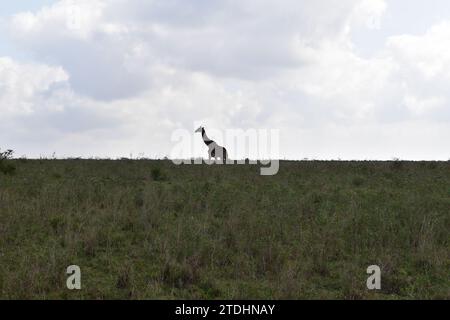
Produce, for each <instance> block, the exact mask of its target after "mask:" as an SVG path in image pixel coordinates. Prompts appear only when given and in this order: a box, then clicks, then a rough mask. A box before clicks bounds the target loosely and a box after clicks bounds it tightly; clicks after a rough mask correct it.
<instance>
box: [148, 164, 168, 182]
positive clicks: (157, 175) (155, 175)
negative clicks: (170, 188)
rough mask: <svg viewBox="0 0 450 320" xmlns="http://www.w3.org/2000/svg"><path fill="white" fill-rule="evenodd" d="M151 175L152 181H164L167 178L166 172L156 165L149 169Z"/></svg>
mask: <svg viewBox="0 0 450 320" xmlns="http://www.w3.org/2000/svg"><path fill="white" fill-rule="evenodd" d="M151 175H152V179H153V180H154V181H164V180H166V179H167V176H166V174H165V173H164V172H163V171H162V170H161V168H158V167H157V168H153V169H152V170H151Z"/></svg>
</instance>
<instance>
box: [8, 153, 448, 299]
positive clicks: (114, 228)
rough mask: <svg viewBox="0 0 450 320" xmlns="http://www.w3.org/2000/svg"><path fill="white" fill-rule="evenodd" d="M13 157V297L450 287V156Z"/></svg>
mask: <svg viewBox="0 0 450 320" xmlns="http://www.w3.org/2000/svg"><path fill="white" fill-rule="evenodd" d="M12 163H14V166H15V167H16V168H17V169H16V173H15V175H12V176H11V175H1V174H0V298H1V299H12V298H20V299H240V298H244V299H250V298H251V299H448V298H450V293H449V288H450V280H449V270H450V256H449V248H450V239H449V230H450V214H449V208H450V164H449V162H436V163H427V162H416V163H412V162H397V161H396V162H281V164H280V172H279V174H278V175H276V176H273V177H262V176H259V167H258V166H251V165H236V166H208V165H200V166H199V165H191V166H175V165H173V164H172V163H171V162H169V161H130V160H124V161H106V160H105V161H103V160H98V161H93V160H92V161H89V160H14V161H12ZM72 264H75V265H79V266H80V267H81V270H82V290H80V291H69V290H68V289H66V279H67V275H66V273H65V272H66V268H67V267H68V266H69V265H72ZM373 264H376V265H379V266H380V267H381V270H382V290H380V291H369V290H367V288H366V279H367V277H368V275H367V274H366V269H367V267H368V266H369V265H373Z"/></svg>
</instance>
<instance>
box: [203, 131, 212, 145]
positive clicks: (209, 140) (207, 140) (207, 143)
mask: <svg viewBox="0 0 450 320" xmlns="http://www.w3.org/2000/svg"><path fill="white" fill-rule="evenodd" d="M202 137H203V142H204V143H205V144H206V145H207V146H209V145H210V144H212V143H214V141H212V140H211V139H210V138H208V136H207V135H206V131H205V129H203V130H202Z"/></svg>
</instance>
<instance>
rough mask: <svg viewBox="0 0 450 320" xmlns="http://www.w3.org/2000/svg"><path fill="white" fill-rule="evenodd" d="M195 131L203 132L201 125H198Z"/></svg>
mask: <svg viewBox="0 0 450 320" xmlns="http://www.w3.org/2000/svg"><path fill="white" fill-rule="evenodd" d="M195 132H196V133H198V132H199V133H202V132H203V127H199V128H198V129H197V130H195Z"/></svg>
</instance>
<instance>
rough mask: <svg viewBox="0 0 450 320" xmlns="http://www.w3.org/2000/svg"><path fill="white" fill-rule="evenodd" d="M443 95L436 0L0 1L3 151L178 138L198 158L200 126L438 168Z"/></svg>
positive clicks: (140, 144)
mask: <svg viewBox="0 0 450 320" xmlns="http://www.w3.org/2000/svg"><path fill="white" fill-rule="evenodd" d="M449 88H450V2H449V1H448V0H433V1H423V0H389V1H388V0H315V1H309V0H308V1H306V0H303V1H301V0H284V1H275V0H244V1H243V0H240V1H238V0H146V1H144V0H127V1H125V0H77V1H72V0H62V1H56V0H47V1H44V0H34V1H30V0H20V1H3V2H2V3H0V123H1V125H0V148H1V149H3V150H4V149H13V150H15V154H16V156H27V157H30V158H32V157H40V156H44V157H49V156H52V155H55V156H56V157H108V158H116V157H129V156H133V157H152V158H154V157H164V156H168V155H170V154H171V152H172V151H173V149H174V146H175V144H176V143H175V142H174V141H173V139H172V135H173V134H174V132H176V131H177V130H180V129H181V130H186V132H189V133H192V139H193V143H194V145H195V148H194V150H193V151H192V156H206V151H205V149H204V148H206V147H204V146H202V141H201V138H200V136H199V135H195V134H194V130H195V129H197V127H198V126H199V125H203V126H205V127H206V129H207V130H210V132H212V133H214V132H217V133H220V132H226V131H227V130H230V129H240V130H251V129H260V130H271V129H275V130H279V132H280V141H279V153H280V157H281V158H286V159H304V158H308V159H343V160H352V159H358V160H369V159H379V160H390V159H393V158H399V159H405V160H449V159H450V148H449V143H448V141H450V105H449V103H450V90H449ZM209 136H210V138H213V139H216V140H217V142H218V143H219V144H224V145H226V144H227V143H226V141H225V140H224V138H223V136H225V134H224V135H223V136H221V135H220V134H216V135H215V134H209ZM202 148H203V149H202ZM229 152H230V153H231V154H232V156H234V157H236V158H243V157H245V155H244V154H237V151H236V150H229Z"/></svg>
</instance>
